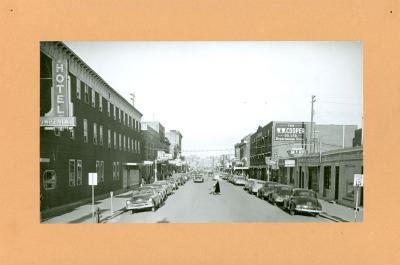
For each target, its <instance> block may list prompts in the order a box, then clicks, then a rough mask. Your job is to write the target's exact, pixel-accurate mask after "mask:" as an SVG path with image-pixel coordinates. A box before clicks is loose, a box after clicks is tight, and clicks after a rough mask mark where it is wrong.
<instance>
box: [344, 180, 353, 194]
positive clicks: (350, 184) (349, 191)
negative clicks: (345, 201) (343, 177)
mask: <svg viewBox="0 0 400 265" xmlns="http://www.w3.org/2000/svg"><path fill="white" fill-rule="evenodd" d="M353 181H354V180H353V179H350V178H349V179H347V183H346V197H347V198H353V197H354V186H353Z"/></svg>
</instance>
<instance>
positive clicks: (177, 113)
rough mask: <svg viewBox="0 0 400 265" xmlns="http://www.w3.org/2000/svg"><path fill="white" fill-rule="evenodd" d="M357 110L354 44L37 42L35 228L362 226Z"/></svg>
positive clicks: (358, 47)
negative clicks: (37, 186) (38, 225)
mask: <svg viewBox="0 0 400 265" xmlns="http://www.w3.org/2000/svg"><path fill="white" fill-rule="evenodd" d="M362 104H363V102H362V44H361V43H360V42H140V41H138V42H62V41H51V42H41V43H40V177H39V179H40V191H38V199H40V223H42V224H57V223H63V224H79V223H83V224H118V223H151V224H157V223H160V224H161V223H164V224H168V223H310V222H311V223H313V222H314V223H322V222H323V223H336V222H363V218H364V164H363V128H362V127H363V112H362V108H363V105H362ZM38 210H39V209H38Z"/></svg>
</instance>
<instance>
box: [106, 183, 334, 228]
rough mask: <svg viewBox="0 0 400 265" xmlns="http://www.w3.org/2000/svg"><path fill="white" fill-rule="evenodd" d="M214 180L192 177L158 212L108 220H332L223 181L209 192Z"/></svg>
mask: <svg viewBox="0 0 400 265" xmlns="http://www.w3.org/2000/svg"><path fill="white" fill-rule="evenodd" d="M212 185H213V181H212V180H206V181H205V182H204V183H193V181H192V180H190V181H188V182H187V183H186V184H185V185H184V186H181V187H180V188H179V189H178V190H176V191H175V194H173V195H171V196H169V198H168V199H167V201H166V202H165V205H164V206H162V207H161V208H159V209H158V210H157V211H156V212H151V211H142V212H137V213H134V214H132V213H131V212H130V211H129V212H124V213H122V214H121V215H118V216H116V217H115V218H113V219H111V220H109V221H108V223H215V222H218V223H233V222H298V223H301V222H330V221H329V220H327V219H325V218H322V217H312V216H307V215H295V216H291V215H289V214H288V213H287V212H285V211H283V210H282V209H280V208H279V207H276V206H273V205H271V204H269V203H268V202H266V201H263V200H261V199H259V198H257V197H256V196H253V195H250V194H248V193H247V192H246V191H244V190H243V187H242V186H234V185H233V184H230V183H228V182H226V181H225V180H221V181H220V186H221V193H222V194H221V195H211V194H209V192H210V188H211V186H212Z"/></svg>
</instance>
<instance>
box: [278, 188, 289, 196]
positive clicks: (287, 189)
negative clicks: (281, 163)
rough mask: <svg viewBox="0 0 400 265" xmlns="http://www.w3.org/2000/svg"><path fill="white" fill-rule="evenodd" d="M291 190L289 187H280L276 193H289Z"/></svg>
mask: <svg viewBox="0 0 400 265" xmlns="http://www.w3.org/2000/svg"><path fill="white" fill-rule="evenodd" d="M291 192H292V189H291V188H289V187H280V188H278V193H279V194H281V195H289V194H290V193H291Z"/></svg>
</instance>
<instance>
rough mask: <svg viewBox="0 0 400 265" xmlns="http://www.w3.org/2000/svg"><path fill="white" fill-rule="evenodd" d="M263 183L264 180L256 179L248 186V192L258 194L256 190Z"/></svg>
mask: <svg viewBox="0 0 400 265" xmlns="http://www.w3.org/2000/svg"><path fill="white" fill-rule="evenodd" d="M264 184H265V181H264V180H259V179H257V180H256V181H254V182H253V185H251V187H250V193H251V194H254V195H258V190H259V189H261V188H262V187H263V186H264Z"/></svg>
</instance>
